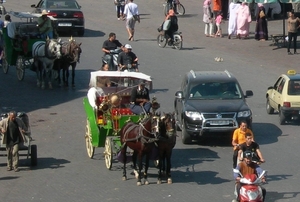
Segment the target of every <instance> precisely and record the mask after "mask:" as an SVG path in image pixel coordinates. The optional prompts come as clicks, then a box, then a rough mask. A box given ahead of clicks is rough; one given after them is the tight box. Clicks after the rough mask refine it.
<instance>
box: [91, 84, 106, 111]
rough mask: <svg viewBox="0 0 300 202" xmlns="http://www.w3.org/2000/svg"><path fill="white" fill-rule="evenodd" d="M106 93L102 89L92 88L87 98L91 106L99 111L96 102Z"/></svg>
mask: <svg viewBox="0 0 300 202" xmlns="http://www.w3.org/2000/svg"><path fill="white" fill-rule="evenodd" d="M104 95H105V94H104V91H103V89H102V88H100V87H91V88H90V89H89V91H88V93H87V97H88V100H89V103H90V105H91V106H92V107H93V109H97V104H96V100H97V97H101V96H104Z"/></svg>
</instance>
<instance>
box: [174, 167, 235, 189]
mask: <svg viewBox="0 0 300 202" xmlns="http://www.w3.org/2000/svg"><path fill="white" fill-rule="evenodd" d="M218 174H219V173H218V172H214V171H200V172H195V171H192V170H189V169H188V168H187V169H186V171H185V172H183V171H177V170H175V171H172V179H173V181H174V182H176V183H189V182H195V183H197V184H198V185H206V184H223V183H227V182H230V181H231V180H228V179H223V178H221V177H217V175H218Z"/></svg>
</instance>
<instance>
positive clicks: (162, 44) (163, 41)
mask: <svg viewBox="0 0 300 202" xmlns="http://www.w3.org/2000/svg"><path fill="white" fill-rule="evenodd" d="M157 44H158V46H159V47H161V48H164V47H166V45H167V39H166V38H165V36H164V35H163V34H159V35H158V36H157Z"/></svg>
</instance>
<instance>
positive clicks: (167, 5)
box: [163, 0, 185, 16]
mask: <svg viewBox="0 0 300 202" xmlns="http://www.w3.org/2000/svg"><path fill="white" fill-rule="evenodd" d="M163 6H164V14H165V16H167V15H168V13H169V10H170V9H174V7H175V6H176V7H175V9H174V11H175V13H176V14H178V15H184V14H185V8H184V6H183V5H182V4H181V3H180V1H179V0H173V1H172V3H171V4H170V3H168V2H165V3H163Z"/></svg>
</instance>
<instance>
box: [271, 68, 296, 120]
mask: <svg viewBox="0 0 300 202" xmlns="http://www.w3.org/2000/svg"><path fill="white" fill-rule="evenodd" d="M266 98H267V103H266V109H267V113H268V114H273V113H274V111H277V112H278V114H279V123H280V125H283V124H285V123H286V122H287V121H294V120H299V119H300V74H297V72H296V71H295V70H289V71H288V72H287V74H282V75H280V77H279V78H278V79H277V81H276V83H275V84H274V85H273V86H271V87H269V88H268V91H267V94H266Z"/></svg>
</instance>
